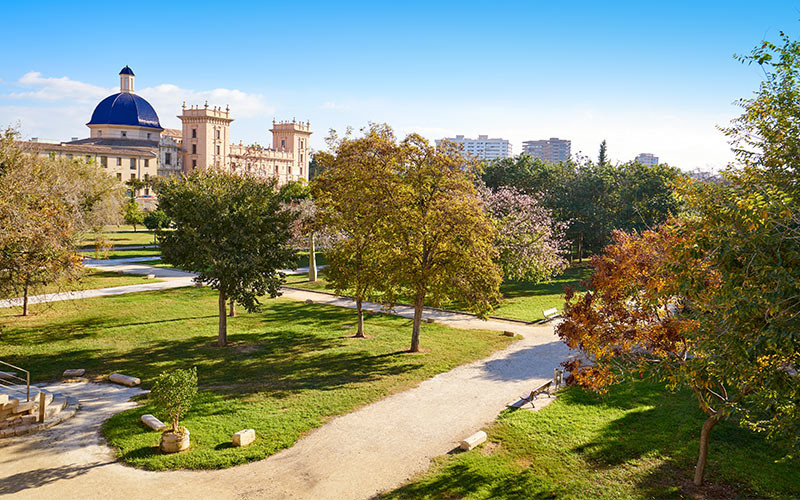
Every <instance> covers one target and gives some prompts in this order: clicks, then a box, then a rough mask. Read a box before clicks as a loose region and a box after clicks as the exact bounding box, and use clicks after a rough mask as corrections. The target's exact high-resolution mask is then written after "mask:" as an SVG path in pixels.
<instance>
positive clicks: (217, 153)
mask: <svg viewBox="0 0 800 500" xmlns="http://www.w3.org/2000/svg"><path fill="white" fill-rule="evenodd" d="M217 154H219V146H217Z"/></svg>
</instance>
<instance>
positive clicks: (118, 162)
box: [117, 157, 122, 167]
mask: <svg viewBox="0 0 800 500" xmlns="http://www.w3.org/2000/svg"><path fill="white" fill-rule="evenodd" d="M121 165H122V158H119V157H117V166H118V167H119V166H121Z"/></svg>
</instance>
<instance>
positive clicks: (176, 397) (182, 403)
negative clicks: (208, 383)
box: [150, 366, 197, 432]
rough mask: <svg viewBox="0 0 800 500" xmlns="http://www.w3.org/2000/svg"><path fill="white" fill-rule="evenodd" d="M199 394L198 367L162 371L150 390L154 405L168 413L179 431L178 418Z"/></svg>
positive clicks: (174, 430) (174, 427)
mask: <svg viewBox="0 0 800 500" xmlns="http://www.w3.org/2000/svg"><path fill="white" fill-rule="evenodd" d="M195 396H197V367H196V366H195V367H192V368H191V369H186V370H181V369H176V370H167V371H164V372H161V374H160V375H159V376H158V377H157V378H156V380H155V382H154V383H153V388H152V389H151V390H150V400H151V401H152V402H153V405H154V406H155V407H156V408H158V409H159V410H161V412H162V414H164V415H167V416H168V417H169V419H170V421H171V422H172V431H173V432H178V430H179V428H180V427H179V426H178V420H179V419H180V418H182V417H183V416H184V415H186V412H188V411H189V409H190V408H191V406H192V401H193V400H194V398H195Z"/></svg>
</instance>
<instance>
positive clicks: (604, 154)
mask: <svg viewBox="0 0 800 500" xmlns="http://www.w3.org/2000/svg"><path fill="white" fill-rule="evenodd" d="M607 163H608V145H607V144H606V140H605V139H603V142H601V143H600V153H599V154H598V155H597V164H598V165H600V166H601V167H604V166H605V165H606V164H607Z"/></svg>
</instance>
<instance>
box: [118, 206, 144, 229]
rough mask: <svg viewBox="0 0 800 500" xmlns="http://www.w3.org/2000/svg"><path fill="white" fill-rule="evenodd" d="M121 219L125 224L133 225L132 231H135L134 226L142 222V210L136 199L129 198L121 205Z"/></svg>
mask: <svg viewBox="0 0 800 500" xmlns="http://www.w3.org/2000/svg"><path fill="white" fill-rule="evenodd" d="M122 220H124V221H125V224H130V225H132V226H133V231H134V232H135V231H136V226H139V225H142V224H144V212H143V211H142V209H141V208H139V203H137V202H136V199H134V198H131V199H129V200H128V201H127V202H126V203H125V205H124V206H123V207H122Z"/></svg>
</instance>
